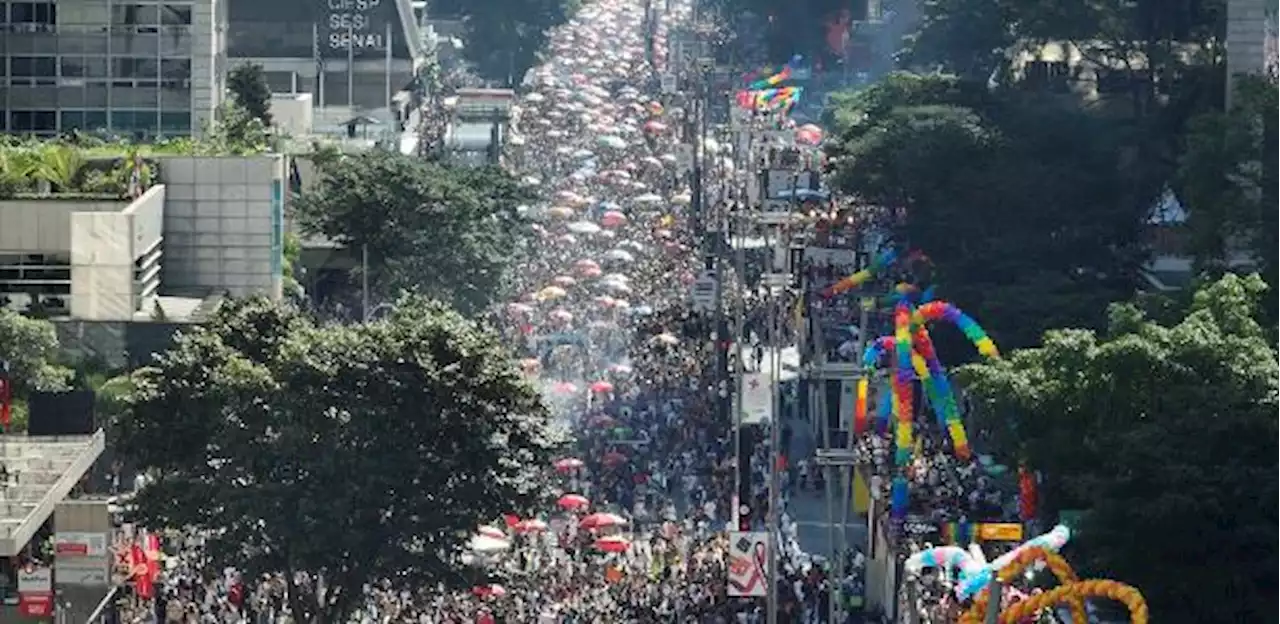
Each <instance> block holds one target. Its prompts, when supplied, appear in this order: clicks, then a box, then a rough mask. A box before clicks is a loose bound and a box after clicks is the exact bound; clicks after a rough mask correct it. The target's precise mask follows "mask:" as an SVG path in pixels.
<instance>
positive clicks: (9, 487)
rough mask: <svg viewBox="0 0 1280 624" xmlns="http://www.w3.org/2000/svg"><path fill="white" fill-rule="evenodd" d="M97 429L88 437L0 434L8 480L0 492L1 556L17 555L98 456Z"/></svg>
mask: <svg viewBox="0 0 1280 624" xmlns="http://www.w3.org/2000/svg"><path fill="white" fill-rule="evenodd" d="M104 442H105V439H104V436H103V433H102V430H101V429H99V430H98V431H97V432H96V433H94V434H93V435H87V436H47V437H40V436H25V435H5V436H0V462H3V464H4V466H5V468H6V470H8V472H9V475H10V477H9V478H10V482H9V483H7V484H5V485H6V487H4V488H0V556H4V557H14V556H17V555H18V554H19V553H21V552H22V549H23V547H25V546H26V545H27V543H28V542H30V541H31V537H32V536H33V535H35V533H36V531H37V530H38V529H39V528H40V527H41V526H42V525H43V524H44V523H45V522H46V521H48V520H49V517H50V516H51V515H52V514H53V511H54V508H55V507H56V506H57V505H58V503H60V502H61V501H63V500H64V499H66V498H67V496H68V495H69V494H70V493H71V490H72V488H74V487H75V485H76V484H77V483H79V482H80V479H81V477H83V476H84V475H85V473H87V472H88V471H89V469H90V468H92V467H93V463H94V462H95V461H97V459H98V457H99V456H101V455H102V451H103V448H104V446H105V444H104Z"/></svg>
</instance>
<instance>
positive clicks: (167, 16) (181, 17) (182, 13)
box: [160, 4, 191, 26]
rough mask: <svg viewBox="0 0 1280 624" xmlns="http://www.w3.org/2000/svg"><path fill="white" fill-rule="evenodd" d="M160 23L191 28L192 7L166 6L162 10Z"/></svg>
mask: <svg viewBox="0 0 1280 624" xmlns="http://www.w3.org/2000/svg"><path fill="white" fill-rule="evenodd" d="M160 23H161V24H164V25H165V26H190V25H191V5H189V4H166V5H164V6H163V7H161V8H160Z"/></svg>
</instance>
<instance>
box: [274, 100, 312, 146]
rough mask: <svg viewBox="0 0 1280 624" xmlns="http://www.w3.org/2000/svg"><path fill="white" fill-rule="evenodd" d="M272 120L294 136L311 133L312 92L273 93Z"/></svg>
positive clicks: (277, 126) (278, 127)
mask: <svg viewBox="0 0 1280 624" xmlns="http://www.w3.org/2000/svg"><path fill="white" fill-rule="evenodd" d="M271 121H272V123H273V124H274V125H275V127H276V128H277V129H279V130H283V131H284V132H286V133H288V134H290V135H292V136H304V135H308V134H311V129H312V125H313V124H312V104H311V94H310V93H272V94H271Z"/></svg>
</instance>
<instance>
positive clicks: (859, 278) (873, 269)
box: [822, 248, 898, 297]
mask: <svg viewBox="0 0 1280 624" xmlns="http://www.w3.org/2000/svg"><path fill="white" fill-rule="evenodd" d="M897 259H898V252H897V250H895V249H893V248H890V249H889V250H887V251H885V252H884V253H882V254H880V255H879V256H876V259H875V260H873V261H871V266H869V267H867V268H865V269H863V270H861V271H858V272H857V273H854V274H853V275H850V276H849V277H846V278H844V279H841V280H840V281H838V282H836V283H834V284H832V285H830V286H828V287H827V288H826V290H823V291H822V296H824V297H834V296H835V295H838V294H840V293H842V292H845V291H846V290H853V289H854V288H857V287H859V286H861V285H863V284H865V283H867V282H868V281H870V280H871V278H873V277H875V276H876V275H879V274H880V273H881V272H883V271H884V270H885V269H886V268H888V267H889V265H891V264H893V263H894V261H896V260H897Z"/></svg>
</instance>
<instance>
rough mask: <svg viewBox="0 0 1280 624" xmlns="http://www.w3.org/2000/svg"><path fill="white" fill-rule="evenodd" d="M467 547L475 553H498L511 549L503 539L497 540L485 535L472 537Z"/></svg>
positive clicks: (509, 544) (509, 543)
mask: <svg viewBox="0 0 1280 624" xmlns="http://www.w3.org/2000/svg"><path fill="white" fill-rule="evenodd" d="M468 547H469V548H470V549H471V551H473V552H477V553H486V554H488V553H498V552H503V551H505V550H507V549H509V548H511V542H508V541H507V540H504V539H497V538H494V537H489V536H487V535H473V536H472V537H471V543H470V544H468Z"/></svg>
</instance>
